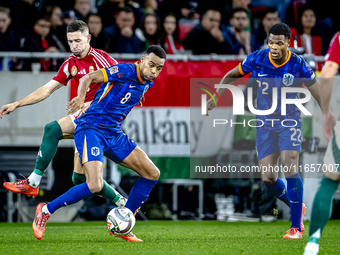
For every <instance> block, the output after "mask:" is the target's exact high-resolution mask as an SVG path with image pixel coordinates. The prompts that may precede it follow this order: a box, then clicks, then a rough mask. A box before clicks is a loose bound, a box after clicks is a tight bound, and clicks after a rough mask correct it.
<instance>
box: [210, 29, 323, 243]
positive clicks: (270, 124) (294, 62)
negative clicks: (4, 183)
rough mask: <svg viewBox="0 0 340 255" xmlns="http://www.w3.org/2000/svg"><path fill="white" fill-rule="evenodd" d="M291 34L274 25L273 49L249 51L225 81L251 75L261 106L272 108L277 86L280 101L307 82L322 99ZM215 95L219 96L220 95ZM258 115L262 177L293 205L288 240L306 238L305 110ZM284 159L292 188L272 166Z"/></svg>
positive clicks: (294, 95)
mask: <svg viewBox="0 0 340 255" xmlns="http://www.w3.org/2000/svg"><path fill="white" fill-rule="evenodd" d="M290 34H291V33H290V28H289V26H287V25H286V24H284V23H278V24H276V25H274V26H272V27H271V29H270V30H269V35H268V49H264V50H259V51H255V52H254V53H252V54H250V55H248V56H247V58H246V59H245V60H244V61H242V63H240V64H239V65H238V66H237V67H235V68H234V69H233V70H231V71H229V72H228V73H227V74H226V75H225V76H224V78H223V79H222V81H221V83H222V84H232V83H233V82H234V81H235V80H236V79H237V78H240V77H242V76H244V75H246V74H248V73H252V74H253V76H254V77H255V79H256V81H257V84H258V88H257V109H258V110H268V109H270V108H271V107H272V104H273V103H272V96H273V88H278V89H279V93H278V95H277V98H278V102H280V101H281V93H280V92H281V91H280V89H281V88H284V87H301V86H302V85H303V84H305V85H306V86H307V87H308V89H309V91H310V92H311V94H312V95H313V97H314V98H315V99H316V100H317V101H318V102H320V100H319V98H320V96H319V86H320V84H319V83H318V82H317V80H316V78H315V74H314V72H313V71H312V69H311V68H310V66H309V65H308V64H307V63H306V62H305V61H304V60H303V59H302V58H301V57H299V56H297V55H295V54H294V53H292V52H290V51H289V50H288V46H289V39H290ZM225 90H226V89H218V90H217V93H218V94H219V95H221V94H222V93H223V92H224V91H225ZM214 96H215V98H217V96H216V95H214ZM275 97H276V95H274V98H275ZM287 98H289V99H296V98H298V93H288V94H287ZM214 107H215V104H214V102H213V100H212V99H210V100H209V101H208V102H207V110H212V109H213V108H214ZM257 119H260V120H262V121H263V123H265V124H264V125H263V126H261V127H257V129H256V149H257V158H258V161H259V165H260V168H261V172H262V179H263V181H264V183H265V184H266V185H267V187H268V188H269V190H270V191H271V192H272V193H273V194H274V195H275V196H276V197H277V198H279V199H280V200H281V201H283V202H284V203H286V205H287V206H289V207H290V209H291V219H292V225H291V228H290V229H289V230H288V231H287V233H286V234H285V235H284V236H283V238H302V233H303V231H304V225H303V215H304V213H305V206H304V204H303V203H302V199H303V184H302V180H301V178H300V176H299V173H298V158H299V152H300V149H301V125H302V123H301V118H300V110H299V109H298V108H297V107H296V106H295V105H288V106H287V114H286V115H281V107H277V109H276V110H275V111H274V113H272V114H270V115H259V116H257ZM289 120H291V121H289ZM282 121H284V122H285V126H290V127H285V126H283V125H282V124H281V123H282ZM292 126H294V127H292ZM279 157H281V163H282V165H283V166H284V167H287V168H288V170H289V171H287V172H285V177H286V180H287V188H286V187H285V184H284V182H283V181H282V180H281V179H280V178H278V173H277V172H275V171H273V170H270V169H273V167H275V166H277V162H278V158H279ZM265 169H267V170H268V171H265Z"/></svg>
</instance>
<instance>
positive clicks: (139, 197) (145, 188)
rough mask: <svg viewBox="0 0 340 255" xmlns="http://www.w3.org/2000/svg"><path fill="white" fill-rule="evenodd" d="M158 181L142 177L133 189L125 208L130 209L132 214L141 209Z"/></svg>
mask: <svg viewBox="0 0 340 255" xmlns="http://www.w3.org/2000/svg"><path fill="white" fill-rule="evenodd" d="M157 181H158V180H149V179H145V178H143V177H141V178H140V179H139V180H138V182H137V183H136V184H135V185H134V186H133V187H132V189H131V191H130V194H129V199H128V201H127V202H126V205H125V207H127V208H129V209H130V210H131V212H132V213H135V211H136V210H137V209H138V208H139V207H141V205H142V204H143V203H144V202H145V200H146V199H147V198H148V197H149V194H150V192H151V190H152V189H153V187H154V186H155V185H156V183H157Z"/></svg>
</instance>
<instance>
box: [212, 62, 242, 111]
mask: <svg viewBox="0 0 340 255" xmlns="http://www.w3.org/2000/svg"><path fill="white" fill-rule="evenodd" d="M242 76H243V75H242V74H241V73H240V71H239V68H238V66H236V67H235V68H234V69H232V70H230V71H229V72H228V73H227V74H226V75H224V77H223V78H222V80H221V81H220V84H233V83H234V81H236V80H237V79H238V78H240V77H242ZM226 90H227V89H224V88H218V89H217V90H216V92H217V93H218V95H219V96H221V95H222V94H223V93H224V92H225V91H226ZM214 97H215V100H218V98H217V95H216V94H214ZM215 106H216V105H215V102H214V100H213V99H212V98H210V99H209V100H208V102H207V116H209V113H208V111H211V110H212V109H214V108H215Z"/></svg>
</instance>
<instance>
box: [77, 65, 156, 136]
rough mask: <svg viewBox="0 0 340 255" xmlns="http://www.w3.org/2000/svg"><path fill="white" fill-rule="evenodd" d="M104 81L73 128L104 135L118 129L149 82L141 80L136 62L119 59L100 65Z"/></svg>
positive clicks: (142, 94)
mask: <svg viewBox="0 0 340 255" xmlns="http://www.w3.org/2000/svg"><path fill="white" fill-rule="evenodd" d="M101 70H102V73H103V76H104V83H103V84H102V85H101V87H100V88H99V89H98V91H97V93H96V95H95V97H94V100H93V102H92V104H91V106H90V107H89V109H88V110H87V111H86V112H85V114H84V115H82V116H81V117H79V118H77V119H76V120H75V123H76V125H77V128H87V127H90V128H94V129H97V130H99V131H100V132H101V133H102V134H103V135H105V136H107V137H108V136H115V135H117V134H119V133H121V132H122V131H121V125H122V123H123V122H124V120H125V118H126V116H127V115H128V114H129V112H130V111H131V109H132V108H133V107H134V106H135V105H136V104H138V103H139V101H140V100H141V98H142V97H143V96H144V93H145V92H146V91H147V90H148V89H149V88H151V87H152V85H153V82H144V81H143V80H142V79H141V77H140V73H139V66H138V63H135V64H133V63H120V64H117V65H114V66H111V67H108V68H102V69H101Z"/></svg>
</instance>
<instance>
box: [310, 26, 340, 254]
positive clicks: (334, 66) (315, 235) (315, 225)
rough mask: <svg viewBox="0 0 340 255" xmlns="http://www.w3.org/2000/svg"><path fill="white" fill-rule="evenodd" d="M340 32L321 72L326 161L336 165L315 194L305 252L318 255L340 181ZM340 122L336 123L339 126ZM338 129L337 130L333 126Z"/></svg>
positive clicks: (326, 173)
mask: <svg viewBox="0 0 340 255" xmlns="http://www.w3.org/2000/svg"><path fill="white" fill-rule="evenodd" d="M339 39H340V32H338V33H337V34H336V35H335V36H334V37H333V39H332V41H331V45H330V47H329V49H328V52H327V55H326V59H325V61H326V62H325V65H324V67H323V68H322V71H321V86H322V89H321V103H322V104H323V105H324V106H323V108H324V109H325V111H322V114H323V121H322V122H323V134H324V137H325V138H326V139H327V141H328V147H327V150H326V153H325V158H324V163H325V165H327V166H330V165H333V166H334V167H333V169H332V170H333V171H331V170H330V169H329V171H326V172H325V175H324V177H323V178H322V180H321V185H320V188H319V189H318V191H317V192H316V195H315V197H314V202H313V207H312V216H311V220H310V224H309V239H308V243H307V245H306V247H305V252H304V255H316V254H318V252H319V239H320V237H321V234H322V231H323V229H324V227H325V225H326V223H327V221H328V220H329V219H330V217H331V215H332V210H333V196H334V193H335V192H336V191H337V189H338V187H339V182H340V172H339V170H337V171H334V170H335V169H338V168H337V167H336V164H340V149H339V145H340V140H339V139H340V123H339V122H336V121H335V118H334V114H333V111H332V108H331V107H330V100H331V95H332V89H333V78H334V75H335V74H336V72H337V71H338V69H339V66H340V43H339V42H340V41H339ZM335 124H336V125H335ZM333 128H334V129H333Z"/></svg>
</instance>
